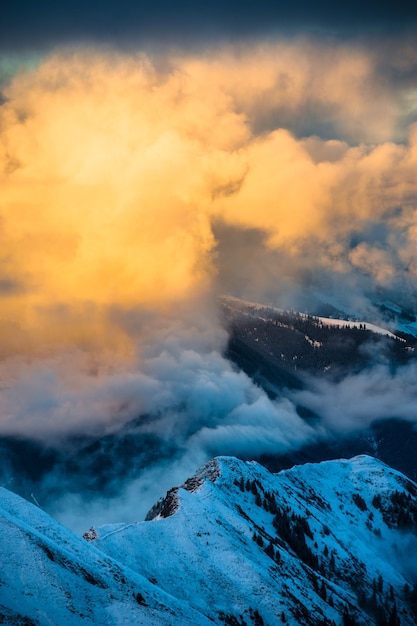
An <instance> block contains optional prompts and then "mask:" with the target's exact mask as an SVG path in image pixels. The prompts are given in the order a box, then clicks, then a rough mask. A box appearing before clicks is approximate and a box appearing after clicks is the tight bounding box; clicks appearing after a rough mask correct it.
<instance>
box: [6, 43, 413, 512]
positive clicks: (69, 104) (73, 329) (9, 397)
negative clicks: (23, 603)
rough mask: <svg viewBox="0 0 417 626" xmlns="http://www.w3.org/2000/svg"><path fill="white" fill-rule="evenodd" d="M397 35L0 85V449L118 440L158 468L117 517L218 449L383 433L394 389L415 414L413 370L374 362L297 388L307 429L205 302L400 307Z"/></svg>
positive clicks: (44, 66)
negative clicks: (135, 442) (227, 351)
mask: <svg viewBox="0 0 417 626" xmlns="http://www.w3.org/2000/svg"><path fill="white" fill-rule="evenodd" d="M395 41H396V46H397V47H396V48H395V50H396V54H395V55H392V60H391V61H390V60H389V59H388V56H387V51H386V50H385V48H384V47H383V46H381V44H380V43H379V42H377V44H375V45H373V46H372V45H369V46H365V45H364V44H363V43H362V44H359V43H356V44H348V43H346V42H345V43H343V44H336V43H335V42H334V41H333V42H331V43H326V42H324V43H323V42H321V43H317V41H316V40H314V39H313V38H311V37H310V38H309V39H306V38H303V39H297V40H294V41H292V42H289V41H283V40H281V41H277V42H275V43H271V42H270V43H268V44H265V43H259V42H258V43H251V44H250V45H249V44H247V45H245V46H242V45H241V44H236V45H233V46H231V45H229V46H222V47H219V48H217V49H216V50H213V49H209V50H208V51H206V52H204V53H202V52H201V51H200V52H197V51H194V52H187V53H185V52H183V53H179V52H176V53H174V52H172V51H170V53H169V54H166V53H164V52H163V53H159V54H154V55H153V56H152V55H150V54H144V53H143V52H134V51H132V50H130V51H128V52H126V51H125V52H120V50H119V51H118V52H115V51H114V50H109V49H106V50H104V49H103V48H98V47H93V48H91V47H90V48H89V47H81V46H80V47H75V48H73V49H71V50H70V49H61V50H56V51H55V52H54V53H52V54H49V55H47V56H46V57H45V58H42V59H40V60H38V61H37V62H36V63H35V64H34V66H33V64H32V66H30V67H27V68H26V69H22V70H21V71H18V72H16V73H15V74H14V75H13V78H12V79H11V80H9V81H3V99H2V104H1V108H0V183H1V186H2V197H1V204H0V300H1V306H0V336H1V342H0V381H1V390H0V409H1V410H0V415H1V416H0V432H1V434H2V435H4V436H5V435H7V436H19V437H21V436H25V437H29V438H33V439H35V440H41V441H42V442H45V444H47V445H56V446H58V447H59V446H60V445H62V446H64V447H65V445H67V444H66V442H67V440H68V439H71V437H72V438H74V437H75V436H78V437H87V438H88V437H92V438H94V437H97V438H100V437H101V436H104V435H112V434H115V433H117V432H119V431H120V430H121V429H123V428H125V427H126V428H130V425H132V424H134V426H132V428H135V429H136V430H135V434H136V435H137V436H138V437H139V438H140V437H143V438H144V441H148V439H146V438H147V437H148V436H151V437H153V439H152V441H153V442H154V444H152V445H155V446H156V448H155V450H153V449H152V451H151V452H152V455H154V456H155V457H158V453H159V458H157V459H156V460H155V459H154V458H153V457H152V459H153V460H152V462H149V464H148V465H147V466H146V469H145V467H142V468H141V469H140V471H141V475H140V476H139V477H138V478H137V480H138V482H137V483H135V487H134V486H133V485H132V488H130V487H127V488H126V486H123V487H121V489H125V488H126V489H127V491H126V493H125V495H123V494H122V495H121V496H120V497H121V500H120V504H121V503H122V500H123V498H124V497H125V496H126V498H127V500H126V502H131V496H132V497H133V494H134V489H136V488H137V489H139V488H140V489H141V490H145V491H146V490H148V489H149V490H150V485H152V484H155V481H156V482H157V483H158V485H159V486H160V487H161V488H162V487H163V486H166V487H169V486H171V482H172V476H173V475H172V472H174V475H175V476H177V477H178V482H181V480H183V479H184V478H185V477H186V476H187V474H188V473H192V472H193V471H194V469H195V468H196V466H197V465H198V464H200V463H201V462H204V461H205V460H206V459H207V458H209V456H211V455H214V454H220V453H224V454H237V455H239V456H243V457H249V456H251V455H260V454H262V453H264V452H271V453H272V452H274V451H284V450H286V449H293V448H296V447H299V446H302V445H303V444H304V443H306V442H309V441H312V440H314V439H316V438H317V437H323V436H326V429H327V428H330V429H331V428H333V429H336V430H337V429H339V430H349V429H354V428H356V425H359V424H363V423H366V424H368V423H369V421H370V420H372V419H374V418H379V417H381V416H382V417H384V416H387V417H392V414H393V413H392V412H393V411H394V407H395V406H396V405H397V401H399V400H400V398H399V394H398V389H401V392H402V394H403V398H410V401H409V402H407V403H404V402H403V404H402V409H401V415H400V416H403V417H406V418H407V419H414V417H413V415H414V414H413V411H412V408H411V407H412V401H415V397H414V395H415V394H414V387H413V382H412V381H413V374H414V372H413V371H412V369H409V370H405V371H404V373H403V374H404V375H403V376H400V374H399V373H398V374H397V375H395V376H392V375H391V374H390V373H389V372H388V371H387V370H386V369H384V368H383V367H379V368H376V369H374V370H372V372H371V373H368V375H367V377H366V378H365V377H363V378H362V377H361V376H357V377H348V378H346V380H344V381H342V382H341V383H338V384H334V385H330V384H329V385H327V383H317V384H314V385H312V386H311V388H309V390H308V391H305V392H303V393H304V395H302V396H300V399H302V401H303V404H304V405H305V406H309V407H310V408H312V409H313V410H316V412H317V413H319V414H320V415H323V419H324V422H323V427H322V428H321V427H320V428H317V427H316V428H315V429H313V428H312V427H311V426H308V425H306V424H305V422H303V421H302V420H301V419H300V418H299V416H298V415H297V412H296V410H295V408H294V406H295V402H297V401H298V400H299V398H298V397H297V398H295V397H294V398H293V401H289V400H284V399H280V400H279V401H276V402H272V401H271V400H270V399H268V398H267V397H266V396H265V394H264V393H263V392H262V391H261V390H260V389H259V388H258V387H256V386H255V385H254V384H253V383H252V382H251V381H250V380H249V379H248V378H247V377H246V376H244V375H243V374H242V373H239V372H237V371H235V370H234V369H233V367H232V366H231V365H230V363H229V362H227V361H226V360H225V359H224V358H223V356H222V354H223V350H224V348H225V346H226V343H227V335H226V333H225V331H224V330H223V328H222V327H221V324H220V322H219V319H218V316H217V311H216V302H215V296H216V295H217V293H218V292H219V291H220V292H221V291H224V290H225V291H227V292H229V293H232V294H237V295H240V296H243V297H250V298H252V299H259V300H263V299H266V300H267V301H269V302H272V303H274V302H280V303H282V302H285V303H288V302H293V303H297V302H298V303H299V302H301V300H302V297H303V295H305V294H306V293H308V292H309V291H311V292H312V293H314V291H317V292H320V291H323V292H326V291H327V293H328V294H329V297H330V296H334V297H336V299H338V298H341V299H342V300H343V301H344V302H345V303H347V304H348V305H349V306H350V307H351V308H352V309H353V310H354V311H355V312H356V313H357V314H358V313H360V312H361V311H365V310H369V308H368V309H367V307H369V306H371V299H370V293H371V292H372V290H373V293H375V290H376V289H378V288H382V287H383V288H384V289H391V290H397V291H399V292H401V293H402V294H403V298H404V294H412V293H415V287H416V272H417V270H416V268H417V260H416V256H415V249H416V248H415V243H416V237H417V234H416V233H417V227H416V216H417V189H416V184H415V172H416V166H417V130H416V129H417V127H416V126H415V124H413V111H415V107H414V105H413V102H414V100H413V91H412V89H411V86H410V85H411V82H410V75H411V74H412V72H413V71H415V67H416V66H417V61H416V57H415V55H414V56H413V54H414V53H415V44H414V47H413V45H412V44H410V42H409V41H407V42H406V43H404V44H400V43H399V42H398V40H395ZM387 59H388V60H387ZM385 61H386V63H385ZM384 63H385V70H384V72H383V71H382V70H381V67H382V66H383V65H384ZM9 73H10V72H9ZM394 85H395V89H394V88H393V86H394ZM410 103H411V104H410ZM413 107H414V108H413ZM410 111H411V112H410ZM387 381H388V384H386V383H387ZM326 385H327V386H326ZM354 389H355V393H353V390H354ZM352 398H354V400H352ZM381 398H383V399H384V402H385V409H384V407H383V406H382V404H381V402H380V399H381ZM362 400H363V403H362V404H361V402H362ZM339 406H342V407H343V410H338V409H337V407H339ZM321 407H322V408H323V411H321V410H319V409H321ZM335 407H336V409H335ZM365 409H366V410H367V411H366V412H365V413H364V411H365ZM396 415H399V413H398V411H397V412H396ZM73 440H74V439H72V441H73ZM144 445H147V444H144ZM154 453H155V454H154ZM150 454H151V453H150ZM164 473H165V474H166V475H167V476H168V478H167V479H164V478H163V475H165V474H164ZM57 476H58V475H55V474H53V473H52V474H51V475H50V476H49V478H48V480H49V481H50V485H51V486H52V484H53V481H54V479H55V478H57ZM61 478H62V477H60V479H61ZM131 479H132V477H131V476H130V480H131ZM180 479H181V480H180ZM57 480H58V479H57ZM168 480H169V484H166V483H167V481H168ZM164 481H165V482H164ZM45 484H46V483H45ZM129 494H130V495H129ZM71 498H77V496H76V494H73V495H71ZM153 499H154V498H153ZM145 500H146V503H147V504H149V505H151V504H152V502H151V501H150V500H151V493H150V491H149V498H148V497H146V498H145ZM148 500H149V501H148ZM96 504H97V506H99V507H101V506H102V505H103V506H105V505H104V503H100V502H98V503H93V504H92V505H91V506H92V508H94V507H95V506H96ZM57 506H58V505H57ZM126 506H127V505H126ZM142 508H143V507H142Z"/></svg>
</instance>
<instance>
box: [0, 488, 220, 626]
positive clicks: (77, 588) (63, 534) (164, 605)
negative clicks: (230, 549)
mask: <svg viewBox="0 0 417 626" xmlns="http://www.w3.org/2000/svg"><path fill="white" fill-rule="evenodd" d="M0 536H1V542H0V562H1V564H2V567H1V569H0V623H2V624H19V625H20V624H25V625H29V624H30V625H34V624H40V625H44V624H45V625H46V624H54V625H57V626H61V625H70V624H71V625H73V624H74V625H78V624H83V625H87V624H90V625H100V626H104V625H107V624H108V625H119V624H120V625H121V624H124V625H127V624H143V625H149V626H157V625H161V624H165V625H166V626H168V625H169V626H171V625H172V624H189V625H190V626H191V625H193V626H194V625H197V624H199V625H200V624H201V625H204V626H205V625H207V624H209V622H208V620H207V619H206V618H205V617H203V616H202V615H199V614H197V613H195V612H194V611H193V610H190V608H189V607H188V606H187V605H185V604H184V603H182V602H180V601H178V600H176V599H175V598H173V597H171V596H169V595H167V594H166V593H164V592H163V591H161V590H160V589H159V588H157V587H156V586H155V585H153V584H152V583H150V582H149V581H148V580H147V579H145V578H143V576H141V575H140V574H138V573H135V572H133V571H131V570H129V569H128V568H126V567H125V566H124V565H123V564H121V563H120V562H117V561H115V560H113V559H112V558H110V557H108V556H106V555H105V554H103V553H102V552H99V551H98V550H97V549H96V548H95V547H94V546H93V545H91V543H88V542H87V541H86V540H85V539H82V538H80V537H77V536H76V535H74V534H73V533H72V532H70V531H69V530H66V529H65V528H64V527H63V526H61V525H60V524H58V523H57V522H55V521H54V520H53V519H52V518H51V517H50V516H49V515H47V514H45V513H44V512H43V511H41V510H40V509H39V508H37V507H35V506H33V505H32V504H29V503H28V502H26V501H25V500H23V499H22V498H20V497H19V496H16V495H14V494H12V493H10V492H9V491H7V490H5V489H0Z"/></svg>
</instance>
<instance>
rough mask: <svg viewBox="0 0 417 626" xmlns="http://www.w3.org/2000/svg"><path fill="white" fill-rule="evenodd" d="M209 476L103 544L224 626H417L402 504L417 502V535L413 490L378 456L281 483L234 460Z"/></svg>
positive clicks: (101, 539) (107, 531) (108, 529)
mask: <svg viewBox="0 0 417 626" xmlns="http://www.w3.org/2000/svg"><path fill="white" fill-rule="evenodd" d="M207 469H208V470H209V471H210V475H209V477H208V478H205V479H204V471H203V473H202V474H201V475H200V477H199V478H198V480H194V481H193V482H191V483H188V484H187V483H186V484H185V485H184V486H183V487H182V488H178V489H176V490H171V491H170V492H169V494H168V496H167V499H166V500H165V501H164V502H163V503H161V505H160V507H159V508H157V509H156V510H155V511H154V512H153V519H151V520H150V521H147V522H142V523H141V524H138V525H137V526H125V527H123V526H117V527H113V526H104V527H101V528H99V529H98V539H97V540H96V542H95V543H96V545H97V546H98V547H99V548H100V549H102V550H103V551H104V552H106V553H107V554H109V555H111V556H113V557H117V558H120V559H121V560H122V561H123V562H124V563H126V564H127V565H128V566H129V567H130V568H132V569H133V570H135V571H137V572H138V573H140V574H142V575H143V576H145V577H147V578H149V579H154V580H156V581H157V583H158V585H160V586H161V587H162V588H163V589H165V591H167V592H169V593H172V594H173V595H175V596H176V597H178V598H180V599H182V600H185V601H186V602H188V603H189V604H190V605H191V606H193V607H194V608H196V609H197V610H199V611H201V612H204V613H205V614H206V615H208V616H209V617H210V618H211V619H212V620H214V622H215V623H220V622H221V621H222V620H224V621H225V622H226V623H230V624H244V623H247V624H250V623H254V624H270V625H274V624H280V623H282V622H283V621H285V623H288V624H294V625H301V624H305V625H306V626H307V625H308V626H310V625H313V624H317V625H318V624H332V623H333V622H334V623H335V624H341V623H342V621H341V620H342V618H341V616H342V615H343V613H345V614H346V615H348V616H349V619H352V620H356V621H352V622H351V623H357V624H375V623H376V620H377V612H378V611H379V613H383V614H384V615H385V616H386V618H387V621H388V619H389V618H390V617H391V618H393V619H394V618H395V614H394V616H393V615H392V613H393V612H394V613H395V612H396V611H397V610H398V611H401V624H410V625H411V624H415V621H416V616H415V615H414V616H413V615H412V614H411V613H410V612H409V608H408V607H407V606H406V604H405V603H404V601H403V589H404V585H405V584H410V585H412V584H413V583H414V582H415V581H414V580H412V579H410V572H409V569H408V564H407V563H408V558H407V554H405V553H404V554H401V551H402V549H403V548H402V546H403V547H404V549H405V548H407V549H408V550H409V549H410V547H411V548H412V549H415V548H416V547H417V541H416V538H415V535H412V533H411V532H410V531H411V529H409V528H408V527H407V528H405V527H404V528H403V527H401V528H398V526H399V523H398V519H397V517H398V507H397V509H396V508H395V506H394V504H393V501H392V497H393V494H395V493H396V492H398V493H400V494H403V496H401V497H403V498H404V499H405V500H406V501H407V502H408V498H411V500H412V502H413V505H412V506H413V507H414V509H412V510H413V511H414V512H413V515H415V516H416V517H415V518H413V523H412V527H413V528H414V531H415V528H416V524H415V522H416V521H417V502H416V496H417V488H416V486H415V485H414V484H413V483H411V482H410V481H408V479H406V478H404V477H403V476H402V475H401V474H399V473H398V472H396V471H394V470H391V469H390V468H388V467H387V466H385V465H384V464H383V463H381V462H379V461H377V460H375V459H371V458H370V457H356V458H354V459H352V460H351V461H329V462H325V463H320V464H308V465H305V466H300V467H295V468H293V469H291V470H288V471H284V472H281V473H280V474H277V475H272V474H270V473H269V472H268V471H267V470H266V469H264V468H263V467H262V466H260V465H258V464H256V463H244V462H242V461H238V460H237V459H231V458H226V457H221V458H218V459H216V460H215V461H212V462H210V464H209V465H208V466H207V468H206V470H207ZM213 470H214V471H213ZM375 496H377V499H376V500H375ZM400 500H401V498H400ZM410 506H411V505H410ZM411 508H412V507H411ZM301 535H302V537H301ZM376 581H379V582H378V587H377V582H376ZM381 581H382V582H381ZM374 588H375V589H376V590H375V592H373V589H374Z"/></svg>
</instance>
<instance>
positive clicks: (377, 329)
mask: <svg viewBox="0 0 417 626" xmlns="http://www.w3.org/2000/svg"><path fill="white" fill-rule="evenodd" d="M221 301H222V302H223V304H225V305H226V306H229V307H230V308H231V309H234V310H236V311H240V313H243V314H245V311H247V310H249V311H256V312H257V314H258V316H259V317H260V319H263V320H264V321H268V320H270V319H272V318H270V317H269V316H268V311H270V312H271V311H276V312H277V313H282V312H283V310H282V309H277V308H275V307H271V306H266V305H263V304H257V303H256V302H250V301H249V300H241V299H239V298H234V297H233V296H222V298H221ZM269 315H270V314H269ZM300 315H303V314H300ZM314 318H315V319H317V320H320V321H321V322H322V323H323V324H324V325H326V326H349V327H350V328H360V329H365V328H366V330H369V331H371V332H373V333H376V334H378V335H384V336H386V337H391V338H393V339H397V340H398V339H399V340H400V341H404V339H401V338H400V337H397V335H395V334H394V333H392V332H391V331H390V330H388V329H386V328H383V327H382V326H378V325H376V324H370V323H369V322H365V321H356V320H345V319H338V318H333V317H321V316H317V315H315V316H314Z"/></svg>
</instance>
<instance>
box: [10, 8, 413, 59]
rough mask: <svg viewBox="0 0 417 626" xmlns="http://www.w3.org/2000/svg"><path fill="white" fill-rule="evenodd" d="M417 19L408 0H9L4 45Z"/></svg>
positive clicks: (376, 29)
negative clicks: (343, 0) (35, 0)
mask: <svg viewBox="0 0 417 626" xmlns="http://www.w3.org/2000/svg"><path fill="white" fill-rule="evenodd" d="M416 21H417V4H416V3H414V2H410V0H398V1H396V2H381V1H378V0H365V1H364V0H362V1H361V0H351V1H350V2H348V3H347V2H345V3H342V2H334V1H331V2H330V1H328V0H320V1H319V2H311V0H296V1H293V2H288V1H285V2H284V1H283V0H276V1H273V0H258V1H257V2H254V1H253V0H251V1H249V0H226V1H225V0H213V1H212V2H210V3H201V2H195V1H194V2H193V1H191V0H177V1H175V2H174V1H172V0H154V1H152V2H149V3H144V2H137V1H136V2H134V1H132V0H119V1H118V2H114V0H100V1H98V0H90V1H86V0H63V1H61V2H58V1H56V0H54V1H48V0H43V1H42V2H34V0H24V1H21V2H15V1H11V0H7V1H6V4H5V5H4V4H3V8H2V15H1V18H0V46H1V48H2V49H3V50H8V51H17V50H30V49H39V48H41V49H42V48H49V47H50V46H54V45H57V44H60V43H73V42H77V41H80V40H81V41H86V40H87V41H94V42H97V41H98V42H103V43H113V44H114V43H117V44H122V45H138V44H139V45H141V44H144V43H150V42H152V41H155V40H157V41H158V42H160V43H163V42H165V43H167V44H176V45H181V44H184V45H187V44H198V43H200V44H201V43H203V42H206V41H209V40H210V39H213V38H221V39H223V40H227V39H235V38H239V37H242V38H244V37H248V36H262V35H271V36H272V35H274V34H283V33H287V34H289V35H291V34H294V33H297V32H300V31H313V32H317V30H318V31H319V32H320V31H321V32H323V33H329V34H333V35H347V36H349V35H351V34H357V33H388V32H392V31H394V32H395V31H398V30H403V29H404V30H408V29H410V28H412V27H413V25H414V26H415V24H416Z"/></svg>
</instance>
